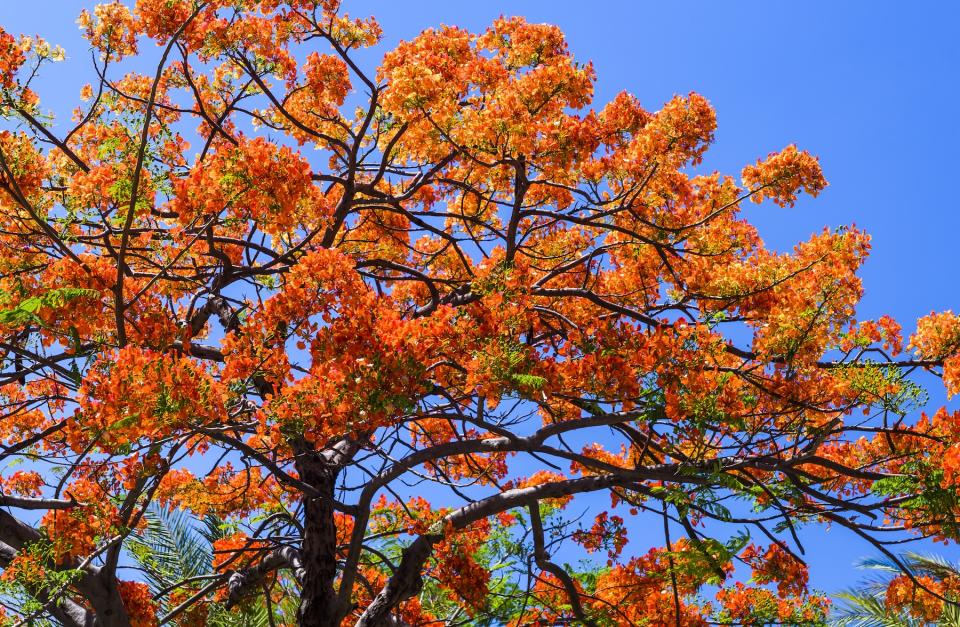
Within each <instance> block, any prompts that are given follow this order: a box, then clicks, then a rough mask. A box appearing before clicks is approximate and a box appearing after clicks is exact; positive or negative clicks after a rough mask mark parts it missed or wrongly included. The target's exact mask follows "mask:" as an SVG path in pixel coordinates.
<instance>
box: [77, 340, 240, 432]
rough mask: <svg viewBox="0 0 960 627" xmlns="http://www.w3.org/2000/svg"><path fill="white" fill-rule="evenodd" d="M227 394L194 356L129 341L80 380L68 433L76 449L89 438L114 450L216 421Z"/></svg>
mask: <svg viewBox="0 0 960 627" xmlns="http://www.w3.org/2000/svg"><path fill="white" fill-rule="evenodd" d="M226 396H227V393H226V390H225V388H224V387H223V385H222V384H221V383H220V382H218V381H216V380H215V379H214V378H212V377H211V376H210V373H209V372H208V371H206V370H205V369H203V368H202V367H201V366H200V365H199V364H197V363H196V362H194V361H193V360H191V359H189V358H182V357H176V356H172V355H168V354H158V353H156V352H154V351H151V350H144V349H142V348H139V347H136V346H127V347H126V348H123V349H121V350H120V351H118V352H117V353H116V354H114V355H112V360H111V361H102V362H100V364H99V365H98V367H97V368H96V369H95V370H94V371H93V372H92V373H91V375H90V376H89V377H87V378H86V379H85V380H84V382H83V386H82V387H81V389H80V398H79V405H80V409H79V410H78V413H77V415H76V416H75V417H74V419H73V420H72V421H71V423H70V425H69V427H68V431H67V434H68V438H69V441H70V443H71V446H73V447H74V448H75V449H76V450H82V449H83V448H84V447H85V446H87V444H88V443H89V442H90V441H91V440H95V441H96V442H97V446H98V447H100V448H101V449H103V450H115V449H116V448H117V447H119V446H121V445H123V444H127V443H130V442H134V441H137V440H140V439H147V440H152V439H157V438H160V437H162V436H164V435H168V434H170V433H171V432H175V431H177V430H179V429H183V428H185V427H187V426H188V425H190V424H211V423H212V424H216V423H219V422H220V421H221V420H222V419H223V415H224V412H225V411H226V410H225V406H226Z"/></svg>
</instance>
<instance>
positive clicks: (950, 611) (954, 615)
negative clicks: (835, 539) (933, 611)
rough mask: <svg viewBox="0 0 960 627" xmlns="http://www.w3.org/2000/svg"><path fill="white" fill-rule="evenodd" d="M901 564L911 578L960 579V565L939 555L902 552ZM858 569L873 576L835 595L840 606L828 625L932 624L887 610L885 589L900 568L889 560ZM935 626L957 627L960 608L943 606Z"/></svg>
mask: <svg viewBox="0 0 960 627" xmlns="http://www.w3.org/2000/svg"><path fill="white" fill-rule="evenodd" d="M899 560H900V563H901V564H902V565H903V566H905V567H906V569H907V571H909V572H910V573H912V574H913V575H914V576H917V577H920V576H924V575H925V576H928V577H931V578H933V579H935V580H937V581H943V580H946V579H948V578H960V564H954V563H952V562H950V561H948V560H946V559H944V558H943V557H940V556H938V555H922V554H919V553H904V554H903V555H901V556H900V557H899ZM857 568H862V569H865V570H870V571H874V572H875V573H877V574H876V575H875V576H873V577H870V578H868V579H866V580H865V581H863V582H861V584H860V585H859V586H858V587H856V588H853V589H851V590H847V591H846V592H842V593H840V594H837V595H836V597H837V598H839V599H841V601H842V603H841V605H840V607H839V609H838V611H837V612H836V614H835V615H834V617H833V619H832V621H831V624H832V625H834V626H835V627H923V626H925V625H930V624H931V623H928V622H925V621H922V620H918V619H916V618H913V617H911V616H910V615H909V614H908V613H907V612H906V611H902V610H901V611H896V610H891V609H889V608H887V604H886V593H887V586H888V585H889V584H890V582H891V581H892V580H893V579H894V578H895V577H897V576H899V575H902V574H903V572H904V571H903V569H902V568H901V567H900V566H899V565H897V564H896V563H895V562H894V561H893V560H891V559H886V558H884V559H872V558H871V559H865V560H862V561H861V562H859V563H858V564H857ZM934 624H936V625H941V626H946V627H960V605H957V604H955V603H944V604H943V611H942V613H941V615H940V618H939V619H938V620H937V622H936V623H934Z"/></svg>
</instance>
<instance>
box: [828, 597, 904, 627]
mask: <svg viewBox="0 0 960 627" xmlns="http://www.w3.org/2000/svg"><path fill="white" fill-rule="evenodd" d="M836 597H837V598H838V599H840V600H841V601H842V604H841V606H840V608H839V610H837V611H836V613H835V614H834V615H833V617H832V618H831V621H830V624H831V625H834V626H835V627H919V624H918V623H916V622H915V621H913V620H912V619H911V618H910V617H909V616H906V615H904V614H900V613H891V612H890V611H889V610H888V609H887V606H886V603H884V599H883V597H882V596H879V595H876V594H867V593H864V592H862V591H860V590H850V591H848V592H841V593H840V594H837V595H836Z"/></svg>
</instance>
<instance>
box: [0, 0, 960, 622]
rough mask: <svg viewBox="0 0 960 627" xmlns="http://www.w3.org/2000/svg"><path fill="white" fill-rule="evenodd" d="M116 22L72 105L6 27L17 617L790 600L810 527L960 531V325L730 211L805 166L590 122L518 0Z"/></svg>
mask: <svg viewBox="0 0 960 627" xmlns="http://www.w3.org/2000/svg"><path fill="white" fill-rule="evenodd" d="M130 5H132V6H128V5H127V4H124V3H122V2H112V3H109V4H101V5H98V6H96V7H91V9H90V12H86V11H85V12H84V13H82V14H81V16H80V19H79V24H80V26H81V28H82V29H83V31H84V33H85V35H86V38H87V40H88V41H89V43H90V45H91V47H92V49H93V55H92V62H91V63H92V67H91V69H90V84H89V85H88V86H86V87H85V88H84V89H83V91H82V93H81V94H80V95H79V97H80V100H81V102H80V103H79V104H78V107H77V109H76V110H75V111H74V112H73V117H72V119H70V120H64V119H61V120H60V121H59V122H56V123H55V124H54V123H53V122H52V118H51V117H50V116H49V115H48V112H47V110H46V109H45V108H44V104H43V100H42V99H41V96H40V94H38V93H37V92H36V91H34V89H33V88H32V87H31V85H33V84H34V78H35V77H36V76H37V75H38V71H39V72H40V73H42V72H43V66H44V64H46V63H50V62H56V61H60V60H62V58H63V52H62V51H61V50H60V49H59V48H56V47H52V46H51V45H50V44H48V43H47V42H44V41H42V40H40V39H38V38H28V37H17V36H15V35H13V34H10V33H7V32H5V31H2V30H0V117H2V124H3V126H2V130H0V220H2V227H0V359H2V362H0V403H2V404H0V407H2V408H0V442H2V452H0V455H2V457H3V459H4V460H5V461H6V462H7V463H6V464H5V470H4V471H3V474H2V479H0V489H2V493H0V504H2V505H3V509H2V510H0V566H2V567H3V574H2V578H0V592H2V595H0V601H2V603H3V607H4V608H5V616H6V617H7V620H9V621H11V622H13V623H15V624H24V623H30V624H35V623H36V622H37V621H42V620H53V621H56V622H59V623H61V624H64V625H68V626H71V627H73V626H81V625H100V626H113V625H138V626H146V625H158V624H174V625H202V624H220V623H224V622H226V623H229V622H230V621H231V620H235V622H236V621H249V620H252V619H251V618H250V617H251V616H254V615H256V616H259V617H260V618H261V619H262V620H264V621H266V622H265V624H271V623H272V624H299V625H303V626H333V625H357V626H381V625H426V624H438V623H444V624H447V623H449V624H514V625H527V624H565V623H577V624H587V625H637V624H644V625H703V624H705V623H707V622H721V623H733V624H765V623H769V622H778V623H791V624H810V623H816V622H818V621H820V620H822V618H823V616H824V613H825V612H826V609H827V602H826V600H825V599H824V598H823V597H821V596H819V595H817V594H815V593H813V592H811V591H809V590H808V575H807V571H806V567H805V565H804V562H803V557H802V554H803V551H804V547H803V546H802V544H801V542H800V540H799V536H798V533H797V529H798V528H799V527H801V526H809V525H831V526H833V527H834V528H841V529H843V530H845V531H847V532H848V533H850V535H851V536H853V537H859V538H860V539H861V540H862V541H863V542H865V544H866V546H871V545H872V547H873V548H875V549H877V550H879V551H880V552H881V553H884V554H887V555H889V556H891V558H892V559H894V560H896V557H895V556H894V555H893V554H892V553H891V552H890V551H889V550H888V549H887V548H886V547H887V543H889V542H892V541H900V540H903V539H904V538H908V537H913V536H916V537H931V536H932V537H935V538H940V539H955V538H956V537H957V536H958V535H960V528H958V525H957V522H958V513H960V502H958V483H960V415H958V414H956V413H950V412H948V411H946V410H939V411H936V412H933V413H931V414H930V415H927V414H923V413H921V412H920V411H919V409H918V408H917V407H918V405H919V404H921V402H922V398H923V392H922V390H921V389H920V388H919V387H918V385H917V384H916V383H915V382H913V379H911V378H910V374H911V372H913V371H915V370H917V369H923V370H928V371H930V372H933V373H935V374H937V375H940V376H942V377H943V379H944V381H945V383H946V386H947V389H948V392H953V391H956V390H957V389H960V357H958V356H957V354H958V350H960V318H958V317H957V316H955V315H953V314H952V313H949V312H948V313H943V314H936V315H931V316H930V317H928V318H925V319H923V320H921V321H920V323H919V325H918V326H917V329H916V332H915V333H914V334H913V335H912V337H911V338H910V345H909V346H908V347H907V348H906V349H905V348H904V346H903V341H902V339H901V331H900V326H899V325H898V324H897V323H896V322H894V321H893V320H892V319H890V318H888V317H883V318H880V319H879V320H876V321H870V320H867V321H864V320H857V319H856V318H855V307H856V305H857V302H858V299H859V298H860V295H861V283H860V280H859V279H858V277H857V270H858V268H859V266H860V265H861V264H862V263H863V261H864V259H865V257H866V255H867V252H868V250H869V247H870V246H869V238H868V236H867V235H866V234H864V233H863V232H861V231H859V230H857V229H854V228H840V229H837V230H824V231H823V232H821V233H818V234H815V235H814V236H813V237H811V238H810V239H809V240H807V241H805V242H803V243H800V244H798V245H797V246H796V248H794V249H793V250H792V251H791V252H786V253H783V252H774V251H771V250H769V249H767V248H765V247H764V244H763V242H762V241H761V239H760V238H759V236H758V234H757V232H756V230H755V229H754V228H753V227H752V226H751V225H750V224H749V223H748V222H747V221H745V220H744V219H743V217H742V216H741V213H740V212H741V209H742V207H743V204H744V203H746V202H750V201H753V202H763V201H769V202H773V203H776V204H778V205H781V206H790V205H793V203H794V202H795V200H796V198H797V194H798V193H800V192H806V193H809V194H812V195H816V194H817V193H818V192H820V191H821V190H822V189H823V188H824V187H825V186H826V181H825V180H824V178H823V176H822V174H821V170H820V167H819V165H818V163H817V160H816V159H815V158H814V157H812V156H810V155H809V154H807V153H805V152H803V151H801V150H798V149H797V148H795V147H794V146H788V147H787V148H785V149H784V150H782V151H780V152H777V153H773V154H771V155H770V156H768V157H767V158H765V159H761V160H759V161H757V162H756V163H755V164H751V165H748V166H747V167H746V168H744V170H743V171H742V173H741V176H740V178H739V180H737V179H734V178H731V177H729V176H726V175H721V174H718V173H712V174H701V173H697V172H700V171H701V170H697V171H696V172H695V171H694V168H696V166H698V165H699V164H700V163H701V160H702V158H703V155H704V152H705V150H706V148H707V147H708V145H709V144H710V142H711V140H712V137H713V133H714V129H715V125H716V124H715V115H714V111H713V110H712V108H711V107H710V105H709V103H708V102H707V100H705V99H704V98H703V97H701V96H699V95H697V94H690V95H687V96H677V97H675V98H673V99H672V100H671V101H670V102H668V103H666V104H665V105H664V106H663V107H662V108H660V109H659V110H658V111H655V112H651V111H648V110H646V109H644V108H643V107H642V106H641V104H640V103H639V102H638V101H637V100H636V99H635V98H634V97H632V96H630V95H628V94H626V93H622V94H620V95H618V96H617V97H616V98H614V99H613V100H612V101H611V102H609V103H606V104H602V105H601V106H597V107H596V108H595V109H591V108H590V107H591V98H592V92H593V84H594V73H593V69H592V67H591V66H590V65H589V64H582V63H577V62H575V61H574V59H573V57H572V56H571V54H570V52H569V51H568V49H567V46H566V43H565V41H564V38H563V35H562V33H561V32H560V31H559V30H558V29H557V28H555V27H553V26H547V25H540V24H529V23H527V22H525V21H524V20H522V19H519V18H509V19H506V18H504V19H499V20H497V21H496V22H495V23H494V24H492V25H491V26H490V28H489V29H487V30H486V31H484V32H482V33H478V34H474V33H469V32H467V31H464V30H461V29H459V28H455V27H443V28H440V29H435V30H426V31H424V32H423V33H422V34H421V35H419V36H418V37H416V38H415V39H413V40H412V41H409V42H404V43H401V44H400V45H399V46H398V47H397V48H396V49H394V50H391V51H388V52H386V54H385V55H384V57H383V61H382V63H381V64H380V66H379V67H378V68H376V69H371V68H366V67H364V64H362V63H360V62H359V61H357V55H356V51H357V50H358V49H360V48H365V47H371V46H375V45H376V44H377V42H378V40H379V38H380V30H379V27H378V25H377V23H376V21H374V20H373V19H372V18H370V19H356V18H352V17H348V16H347V14H346V13H344V12H343V10H342V9H341V7H339V6H338V5H339V3H338V2H337V1H336V0H285V1H281V0H206V1H201V0H139V1H137V2H135V3H133V2H131V3H130ZM361 56H364V57H365V58H369V56H370V55H369V54H367V55H361ZM34 87H35V85H34ZM597 493H599V494H597ZM591 494H593V496H592V497H591V496H590V495H591ZM598 504H599V505H598ZM164 512H166V513H167V514H163V513H164ZM170 512H180V513H179V514H177V516H179V517H180V518H177V520H180V521H181V522H182V521H184V520H186V521H189V520H190V519H193V520H194V521H195V522H194V523H189V522H186V523H182V524H180V526H179V527H176V529H178V530H179V531H176V533H174V532H164V533H165V535H164V534H160V535H157V534H159V531H157V529H155V528H154V527H155V523H156V520H158V516H160V519H162V516H163V515H168V516H169V515H171V514H170ZM183 516H186V517H187V518H183ZM201 522H202V523H203V524H204V525H205V527H202V526H201ZM184 525H186V526H184ZM191 525H193V526H192V527H191ZM191 528H193V529H194V530H196V529H201V528H206V529H208V530H212V531H211V534H212V535H210V536H209V538H208V539H209V540H210V541H211V542H213V544H212V546H207V545H205V544H203V543H199V544H198V543H196V542H194V541H193V540H190V538H191V537H193V536H190V533H194V532H191V531H190V529H191ZM151 529H152V530H153V531H151ZM151 534H152V535H151ZM748 534H749V535H748ZM151 538H153V539H152V540H151ZM157 538H159V540H158V539H157ZM751 538H752V539H751ZM198 547H199V548H198ZM204 547H206V548H204ZM178 551H179V553H177V552H178ZM591 553H594V554H596V555H593V556H591V555H590V554H591ZM176 555H180V556H183V555H186V557H184V558H183V559H179V558H177V559H174V557H176ZM198 556H199V559H200V561H203V562H206V561H207V557H208V558H209V563H204V564H203V567H200V566H197V565H196V562H197V559H198ZM204 556H207V557H204ZM908 579H909V576H908ZM908 583H909V585H914V586H917V589H922V590H924V591H925V594H932V595H936V594H938V592H937V590H927V588H928V587H929V586H924V581H922V580H919V579H915V580H913V581H909V582H908ZM231 617H233V618H231ZM244 617H246V618H244ZM237 624H239V623H237ZM245 624H249V623H245Z"/></svg>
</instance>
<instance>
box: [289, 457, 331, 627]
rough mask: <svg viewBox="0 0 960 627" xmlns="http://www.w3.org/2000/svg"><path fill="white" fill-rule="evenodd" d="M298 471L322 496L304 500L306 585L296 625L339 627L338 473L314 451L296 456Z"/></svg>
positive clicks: (304, 565)
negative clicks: (336, 588)
mask: <svg viewBox="0 0 960 627" xmlns="http://www.w3.org/2000/svg"><path fill="white" fill-rule="evenodd" d="M296 466H297V472H299V473H300V478H301V480H303V481H304V482H306V483H308V484H310V485H312V486H313V487H315V488H316V489H317V490H318V492H319V493H320V494H319V495H318V496H315V497H312V498H311V497H309V496H305V497H304V506H303V510H304V530H303V545H302V548H301V553H302V560H303V562H302V568H303V586H302V588H301V593H300V594H301V599H300V608H299V610H298V611H297V624H298V625H299V626H300V627H338V626H339V624H340V612H339V607H338V604H337V594H336V591H335V590H334V587H333V584H334V580H335V579H336V577H337V526H336V523H335V519H334V505H333V503H334V498H333V494H334V487H335V485H336V472H335V471H332V470H331V469H330V468H329V467H328V466H327V464H326V463H325V462H324V460H323V459H322V458H321V457H320V456H319V455H318V454H317V453H314V452H311V453H304V454H301V455H298V456H297V462H296Z"/></svg>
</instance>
